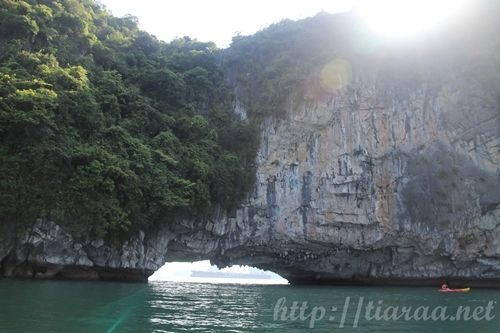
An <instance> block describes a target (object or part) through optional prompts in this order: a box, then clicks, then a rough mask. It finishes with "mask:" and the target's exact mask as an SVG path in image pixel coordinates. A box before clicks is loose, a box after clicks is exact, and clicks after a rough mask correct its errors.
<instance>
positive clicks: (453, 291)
mask: <svg viewBox="0 0 500 333" xmlns="http://www.w3.org/2000/svg"><path fill="white" fill-rule="evenodd" d="M469 290H470V288H459V289H450V288H448V289H438V291H439V292H440V293H467V292H469Z"/></svg>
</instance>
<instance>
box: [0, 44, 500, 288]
mask: <svg viewBox="0 0 500 333" xmlns="http://www.w3.org/2000/svg"><path fill="white" fill-rule="evenodd" d="M420 51H422V50H419V49H412V50H408V49H407V50H406V51H405V52H406V53H405V52H402V51H398V52H395V53H393V54H390V55H386V54H384V55H383V56H380V54H379V55H373V54H372V55H370V54H368V55H363V56H362V57H358V56H356V57H354V56H349V55H346V56H344V57H342V58H341V59H340V60H338V59H333V60H332V61H333V64H334V66H329V67H327V68H326V69H324V70H321V68H319V69H318V73H322V75H326V76H327V77H326V78H325V77H321V76H320V77H317V82H314V80H313V81H311V80H309V79H308V80H305V83H304V85H305V89H304V90H305V94H304V96H302V97H301V98H299V99H295V100H294V102H291V103H288V104H287V106H284V107H283V108H284V109H283V110H279V111H283V112H277V113H279V114H284V115H285V116H283V117H274V116H269V117H267V118H266V119H264V121H263V123H262V128H261V133H260V136H261V145H260V149H259V151H258V154H257V157H256V161H257V174H256V183H255V188H254V190H253V191H252V192H251V193H249V195H248V199H247V200H246V201H245V202H244V203H242V205H241V207H240V208H239V209H237V210H236V211H234V212H224V211H215V212H214V213H213V215H212V216H211V217H210V218H207V219H204V220H196V221H195V220H192V219H190V218H181V217H179V218H178V220H177V221H176V222H175V223H172V225H170V226H165V227H163V228H159V229H157V230H154V231H147V232H139V233H137V234H134V235H131V236H130V238H129V239H127V240H115V241H108V240H106V241H105V240H101V239H78V240H77V239H76V238H74V237H72V236H71V235H69V234H67V233H66V232H65V231H64V230H62V229H61V228H59V227H58V226H57V225H56V224H55V223H53V222H50V221H39V222H37V223H36V224H35V225H34V227H33V228H32V229H30V230H28V231H18V230H4V231H2V233H0V263H1V265H2V266H1V267H2V272H3V274H4V275H5V276H24V277H37V278H79V279H80V278H84V279H115V280H134V281H137V280H146V279H147V277H148V276H149V275H150V274H152V273H153V272H154V271H155V270H156V269H158V268H159V267H161V266H162V265H163V263H165V262H166V261H195V260H202V259H211V260H212V262H214V263H216V264H217V265H219V266H228V265H233V264H245V265H251V266H255V267H259V268H263V269H268V270H272V271H274V272H276V273H278V274H280V275H282V276H283V277H284V278H286V279H288V280H289V281H290V282H295V283H323V282H324V283H331V282H334V283H356V282H358V283H391V284H398V283H401V284H435V283H437V282H439V281H441V280H442V279H443V278H446V279H448V280H449V282H450V283H453V282H454V281H455V282H456V283H458V282H464V283H465V282H466V283H467V284H468V285H471V286H473V285H484V286H486V285H494V286H500V170H499V165H500V149H499V147H500V99H499V96H500V77H499V75H498V73H497V72H494V73H493V72H492V73H486V74H487V75H486V74H485V73H484V72H481V73H478V72H475V71H474V70H466V68H463V67H462V64H463V63H465V62H466V61H464V62H458V63H457V64H451V63H448V60H449V59H448V58H446V57H444V58H443V57H441V58H439V57H440V56H442V54H441V53H439V52H437V53H434V52H433V50H429V49H426V50H425V52H426V55H425V56H419V52H420ZM388 52H389V51H388ZM389 53H390V52H389ZM435 57H436V59H438V60H435ZM490 60H491V59H487V61H490ZM450 61H451V60H450ZM468 61H469V62H471V61H472V62H474V61H478V62H481V61H485V60H484V59H481V58H474V57H471V58H470V59H468ZM338 64H341V66H348V68H347V69H346V68H345V67H343V68H341V69H338V67H339V65H338ZM479 67H481V66H479ZM436 69H440V70H436ZM231 70H235V69H229V70H228V73H230V72H231ZM236 70H237V69H236ZM338 70H340V71H341V74H340V76H341V78H342V79H341V80H340V81H338V80H336V79H332V78H331V77H329V75H335V71H338ZM332 72H333V73H332ZM346 73H347V74H346ZM485 76H487V77H488V80H487V81H484V80H482V78H484V77H485ZM228 81H229V82H230V84H232V85H233V88H234V89H235V91H236V94H235V95H236V98H237V101H236V102H235V105H236V114H237V116H239V117H240V118H241V119H246V118H247V106H246V105H245V103H244V102H243V101H242V100H245V98H244V97H245V94H246V93H248V91H247V92H245V91H242V89H240V87H239V86H238V83H237V82H234V81H231V80H228ZM318 86H319V87H321V92H320V93H318V91H317V87H318ZM0 228H1V227H0ZM2 237H3V238H4V239H5V241H4V240H2V239H3V238H2ZM11 240H15V241H11Z"/></svg>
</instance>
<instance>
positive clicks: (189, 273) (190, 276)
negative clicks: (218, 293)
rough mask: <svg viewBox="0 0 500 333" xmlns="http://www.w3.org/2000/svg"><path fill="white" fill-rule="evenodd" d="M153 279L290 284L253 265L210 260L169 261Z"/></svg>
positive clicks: (276, 275)
mask: <svg viewBox="0 0 500 333" xmlns="http://www.w3.org/2000/svg"><path fill="white" fill-rule="evenodd" d="M148 280H149V281H150V282H151V281H173V282H203V283H238V284H288V281H287V280H286V279H284V278H283V277H281V276H280V275H278V274H276V273H274V272H271V271H265V270H261V269H258V268H255V267H251V266H239V265H234V266H230V267H226V268H223V269H219V268H217V266H214V265H211V264H210V261H209V260H203V261H195V262H168V263H166V264H164V265H163V266H162V267H160V268H159V269H158V270H157V271H156V272H155V273H154V274H153V275H151V276H150V277H149V279H148Z"/></svg>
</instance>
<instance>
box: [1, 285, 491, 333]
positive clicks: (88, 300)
mask: <svg viewBox="0 0 500 333" xmlns="http://www.w3.org/2000/svg"><path fill="white" fill-rule="evenodd" d="M283 297H284V298H285V299H283ZM360 297H363V299H362V300H363V302H362V303H361V305H360V309H361V311H360V312H359V316H358V319H357V320H356V312H357V308H358V305H359V304H360V303H359V302H360ZM280 299H282V300H283V302H284V303H283V305H284V306H287V311H285V312H283V307H281V308H277V307H276V303H277V302H278V300H280ZM346 299H349V304H348V305H347V306H346ZM294 301H296V302H297V305H298V306H302V305H303V304H304V303H302V302H307V304H306V305H307V306H308V308H307V309H305V308H304V311H303V314H304V316H305V317H303V320H301V319H300V318H298V317H297V316H298V314H300V311H297V312H296V313H295V315H297V316H296V317H294V319H295V320H292V319H290V318H289V314H290V306H292V305H293V302H294ZM369 301H373V302H374V303H373V304H376V303H377V302H381V306H380V314H382V313H384V311H387V313H388V314H389V313H390V311H392V310H394V309H395V308H396V307H397V308H398V309H402V307H403V306H407V307H413V308H416V307H418V306H425V307H430V309H431V310H432V309H433V308H435V307H437V306H443V307H444V306H446V307H447V309H446V310H447V311H449V312H450V313H455V312H456V309H457V308H458V307H459V306H463V307H467V306H468V307H470V309H471V311H473V310H474V309H475V308H477V307H483V310H484V311H486V310H485V308H486V306H487V304H488V302H490V301H491V302H495V303H491V304H494V308H493V311H490V313H489V317H488V318H484V314H485V312H483V313H482V314H483V318H481V316H480V317H477V318H479V319H480V320H475V319H474V318H469V320H467V321H466V320H459V321H457V320H449V319H447V320H423V319H420V318H419V317H418V316H417V318H416V319H415V317H411V320H405V319H404V318H401V319H399V320H393V319H394V317H392V319H391V320H384V319H380V318H379V320H375V319H373V318H369V319H370V320H367V319H366V317H365V315H366V311H365V305H366V304H367V303H368V302H369ZM497 301H500V291H499V290H484V289H483V290H480V289H477V290H476V289H474V290H472V291H471V292H469V293H467V294H440V293H438V292H437V291H436V290H434V289H430V288H375V287H329V286H321V287H320V286H318V287H302V286H287V285H281V286H257V285H254V286H248V285H217V284H201V283H200V284H197V283H179V282H175V283H174V282H154V283H149V284H126V283H105V282H102V283H92V282H61V281H19V280H14V281H13V280H0V332H64V333H70V332H85V333H92V332H104V333H107V332H109V333H111V332H134V333H137V332H287V333H295V332H336V331H339V332H398V333H400V332H412V333H413V332H433V333H438V332H454V333H460V332H500V304H497V303H496V302H497ZM391 306H392V309H391V310H387V309H388V307H391ZM321 308H323V309H325V311H326V312H325V314H324V316H323V318H322V319H321V320H319V319H318V320H317V321H316V322H314V323H313V325H312V326H313V328H309V326H310V325H311V318H312V317H313V316H312V312H313V310H314V309H316V310H315V311H316V312H315V314H314V317H318V318H319V316H320V314H321V310H320V309H321ZM276 309H281V310H280V311H281V312H280V311H278V310H276ZM345 309H347V310H346V311H345V315H344V316H343V313H344V310H345ZM480 310H481V309H480ZM429 311H430V310H429ZM478 311H479V310H478ZM275 312H276V318H275ZM283 313H284V314H285V317H283V318H280V315H281V314H283ZM373 314H374V313H372V315H373ZM492 316H494V318H493V319H492V318H491V317H492ZM342 317H344V318H342ZM304 318H308V319H304ZM281 319H284V320H281ZM355 322H357V325H356V324H355ZM342 325H343V328H341V327H340V326H342ZM353 326H357V327H353Z"/></svg>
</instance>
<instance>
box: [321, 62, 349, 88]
mask: <svg viewBox="0 0 500 333" xmlns="http://www.w3.org/2000/svg"><path fill="white" fill-rule="evenodd" d="M320 79H321V87H322V88H323V89H325V90H327V91H334V90H339V89H342V88H344V87H345V86H347V85H348V84H349V83H350V82H351V80H352V68H351V64H350V63H349V62H348V61H346V60H344V59H340V58H337V59H334V60H332V61H330V62H329V63H328V64H326V65H325V66H324V67H323V69H322V70H321V76H320Z"/></svg>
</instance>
